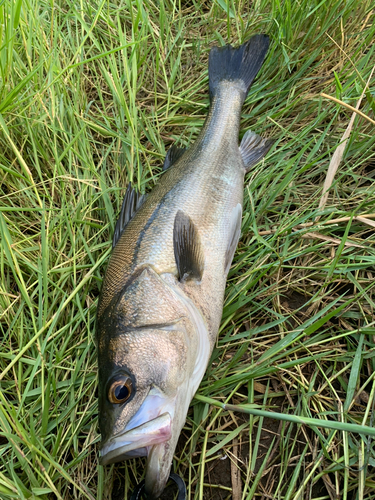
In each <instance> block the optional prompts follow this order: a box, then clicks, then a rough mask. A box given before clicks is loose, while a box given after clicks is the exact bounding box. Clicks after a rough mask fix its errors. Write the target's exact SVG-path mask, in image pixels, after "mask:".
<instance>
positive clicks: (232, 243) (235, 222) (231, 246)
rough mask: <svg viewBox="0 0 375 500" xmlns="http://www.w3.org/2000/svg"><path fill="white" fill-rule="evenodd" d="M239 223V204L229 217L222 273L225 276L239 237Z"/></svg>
mask: <svg viewBox="0 0 375 500" xmlns="http://www.w3.org/2000/svg"><path fill="white" fill-rule="evenodd" d="M241 221H242V207H241V204H240V203H238V205H236V206H235V207H234V208H233V210H232V213H231V215H230V228H231V233H230V237H229V241H228V247H227V251H226V252H225V267H224V272H225V275H227V274H228V272H229V269H230V265H231V263H232V260H233V256H234V252H235V251H236V248H237V245H238V240H239V239H240V236H241Z"/></svg>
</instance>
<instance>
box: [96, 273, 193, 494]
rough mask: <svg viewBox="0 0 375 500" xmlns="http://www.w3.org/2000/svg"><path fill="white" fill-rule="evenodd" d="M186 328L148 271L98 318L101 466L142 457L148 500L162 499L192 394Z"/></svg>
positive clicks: (190, 352) (173, 301) (179, 308)
mask: <svg viewBox="0 0 375 500" xmlns="http://www.w3.org/2000/svg"><path fill="white" fill-rule="evenodd" d="M151 285H152V287H151ZM150 287H151V288H152V289H150ZM140 288H142V293H139V291H140ZM147 291H148V292H149V294H148V295H147V293H146V292H147ZM145 293H146V295H147V300H146V297H145ZM155 294H156V295H157V297H155ZM156 299H157V300H156ZM156 302H157V305H158V307H156ZM161 306H162V309H163V310H162V311H161V313H160V307H161ZM163 306H164V308H163ZM159 314H162V317H163V318H164V323H161V318H159ZM192 330H193V326H192V324H191V321H190V319H189V318H188V315H187V314H186V309H185V308H184V307H183V306H181V304H180V303H179V302H178V300H177V299H176V297H175V296H174V294H173V293H172V292H171V291H170V290H168V287H167V286H166V285H165V283H164V282H163V283H160V278H159V276H158V275H156V276H155V275H154V274H153V273H152V272H150V271H149V270H147V272H146V271H144V272H142V273H141V274H140V276H139V277H138V278H137V279H136V280H134V281H133V282H132V284H131V285H129V286H128V287H127V288H126V290H125V291H123V293H122V294H121V296H120V298H118V299H117V300H116V301H115V302H113V304H112V305H111V306H110V307H109V308H107V311H106V312H105V313H104V314H103V315H102V317H101V318H99V320H98V329H97V335H98V359H99V428H100V432H101V434H102V445H101V450H100V455H101V463H102V464H103V465H106V464H110V463H113V462H118V461H122V460H125V459H128V458H133V457H140V456H147V457H148V461H147V470H146V484H145V489H146V493H147V495H148V496H149V497H150V498H157V497H158V496H160V494H161V492H162V491H163V489H164V487H165V484H166V482H167V480H168V477H169V472H170V468H171V463H172V459H173V454H174V450H175V447H176V444H177V441H178V437H179V435H180V432H181V429H182V427H183V425H184V423H185V420H186V414H187V410H188V407H189V404H190V401H191V398H192V395H193V394H192V389H191V387H190V386H191V374H192V372H193V370H194V359H195V358H196V350H197V348H198V346H197V345H196V343H194V342H192V337H191V335H192Z"/></svg>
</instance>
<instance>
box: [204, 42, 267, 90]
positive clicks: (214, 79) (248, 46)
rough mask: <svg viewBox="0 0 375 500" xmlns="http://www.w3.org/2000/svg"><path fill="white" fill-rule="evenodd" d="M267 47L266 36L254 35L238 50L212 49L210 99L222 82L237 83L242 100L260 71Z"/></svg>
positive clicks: (209, 70)
mask: <svg viewBox="0 0 375 500" xmlns="http://www.w3.org/2000/svg"><path fill="white" fill-rule="evenodd" d="M268 46H269V38H268V36H267V35H255V36H253V37H252V38H250V40H248V41H247V42H246V43H244V44H242V45H241V46H240V47H238V48H233V47H232V46H231V45H225V46H224V47H213V48H212V49H211V52H210V57H209V63H208V76H209V81H210V98H211V99H212V98H213V96H214V95H215V93H216V91H217V87H218V85H219V83H220V82H222V81H225V80H226V81H236V80H237V81H239V82H241V83H240V85H241V87H242V88H243V91H244V99H245V97H246V95H247V93H248V91H249V88H250V86H251V84H252V83H253V80H254V78H255V77H256V75H257V73H258V71H259V70H260V68H261V66H262V64H263V61H264V58H265V57H266V54H267V50H268Z"/></svg>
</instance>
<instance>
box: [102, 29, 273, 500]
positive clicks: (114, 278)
mask: <svg viewBox="0 0 375 500" xmlns="http://www.w3.org/2000/svg"><path fill="white" fill-rule="evenodd" d="M268 45H269V40H268V37H267V36H266V35H256V36H254V37H252V38H251V39H250V40H249V41H248V42H246V43H244V44H243V45H241V46H240V47H238V48H233V47H232V46H230V45H226V46H224V47H221V48H218V47H214V48H213V49H212V50H211V52H210V56H209V88H210V100H211V105H210V110H209V113H208V116H207V118H206V121H205V123H204V126H203V128H202V131H201V132H200V134H199V136H198V138H197V140H196V141H195V143H194V144H193V145H192V146H190V147H189V148H188V149H186V150H183V149H179V148H176V147H174V146H173V147H172V148H171V149H170V150H169V152H168V154H167V156H166V160H165V164H164V169H165V173H164V174H163V176H162V177H161V179H160V181H159V182H158V184H157V185H156V186H155V188H154V189H153V191H152V192H151V193H149V194H148V195H147V196H146V197H145V196H139V195H138V194H137V193H136V192H135V191H134V190H133V189H131V188H128V190H127V192H126V195H125V199H124V203H123V206H122V209H121V213H120V218H119V220H118V222H117V224H116V229H115V234H114V240H113V252H112V255H111V258H110V260H109V264H108V268H107V271H106V274H105V278H104V281H103V286H102V290H101V295H100V300H99V304H98V312H97V345H98V363H99V427H100V432H101V435H102V445H101V451H100V455H101V463H102V464H103V465H105V464H109V463H113V462H117V461H120V460H124V459H127V458H132V457H140V456H147V457H148V460H147V469H146V478H145V491H146V494H147V495H148V497H149V498H150V499H156V498H158V497H159V496H160V494H161V492H162V491H163V489H164V487H165V484H166V482H167V480H168V477H169V473H170V468H171V464H172V458H173V454H174V451H175V448H176V445H177V441H178V438H179V435H180V432H181V429H182V427H183V425H184V423H185V420H186V415H187V411H188V408H189V404H190V402H191V400H192V398H193V396H194V393H195V392H196V390H197V389H198V386H199V384H200V382H201V380H202V377H203V375H204V373H205V371H206V368H207V364H208V361H209V359H210V356H211V352H212V349H213V347H214V345H215V341H216V337H217V333H218V330H219V325H220V320H221V315H222V310H223V300H224V291H225V283H226V278H227V274H228V271H229V268H230V265H231V262H232V259H233V255H234V252H235V249H236V247H237V243H238V240H239V237H240V233H241V218H242V200H243V187H244V176H245V173H246V172H247V171H248V170H249V169H250V168H251V167H252V166H253V165H255V164H256V163H257V162H258V161H259V160H260V159H261V158H262V157H263V156H264V155H265V154H266V152H267V151H268V149H269V148H270V147H271V144H272V141H270V140H266V139H262V138H261V137H259V136H258V135H256V134H255V133H253V132H250V131H249V132H247V133H246V134H245V135H244V137H243V140H242V142H241V145H240V146H238V136H239V127H240V116H241V108H242V105H243V103H244V100H245V98H246V95H247V92H248V90H249V87H250V85H251V83H252V82H253V80H254V78H255V77H256V75H257V73H258V71H259V69H260V68H261V66H262V63H263V60H264V58H265V56H266V53H267V50H268Z"/></svg>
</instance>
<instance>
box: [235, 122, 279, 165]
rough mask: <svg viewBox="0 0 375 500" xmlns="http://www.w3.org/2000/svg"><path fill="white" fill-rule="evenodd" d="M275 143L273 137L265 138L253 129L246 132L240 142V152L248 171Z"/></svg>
mask: <svg viewBox="0 0 375 500" xmlns="http://www.w3.org/2000/svg"><path fill="white" fill-rule="evenodd" d="M273 143H274V141H273V140H272V139H263V137H260V136H259V135H257V134H256V133H255V132H252V131H251V130H248V131H247V132H246V134H245V135H244V136H243V138H242V141H241V144H240V153H241V156H242V160H243V162H244V165H245V170H246V173H247V172H248V171H249V170H250V169H251V167H253V166H254V165H255V164H256V163H258V161H259V160H261V159H262V158H263V156H265V155H266V154H267V152H268V150H269V149H270V147H271V146H272V144H273Z"/></svg>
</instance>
